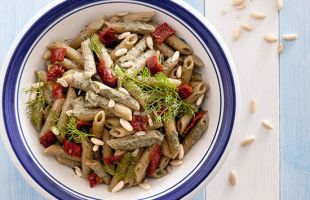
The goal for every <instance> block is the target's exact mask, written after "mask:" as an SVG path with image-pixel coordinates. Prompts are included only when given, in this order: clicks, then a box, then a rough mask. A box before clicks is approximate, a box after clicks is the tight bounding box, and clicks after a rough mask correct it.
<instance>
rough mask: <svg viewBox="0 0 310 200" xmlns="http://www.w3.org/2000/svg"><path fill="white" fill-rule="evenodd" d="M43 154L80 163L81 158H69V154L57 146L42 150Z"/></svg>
mask: <svg viewBox="0 0 310 200" xmlns="http://www.w3.org/2000/svg"><path fill="white" fill-rule="evenodd" d="M44 153H46V154H49V155H53V156H58V157H61V158H65V159H68V160H73V161H79V162H81V158H77V157H72V156H70V155H69V154H67V153H66V152H64V150H63V148H62V147H61V146H60V145H58V144H53V145H51V146H49V147H47V148H46V149H44Z"/></svg>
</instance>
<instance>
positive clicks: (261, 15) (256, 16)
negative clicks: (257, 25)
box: [251, 11, 266, 19]
mask: <svg viewBox="0 0 310 200" xmlns="http://www.w3.org/2000/svg"><path fill="white" fill-rule="evenodd" d="M251 17H252V18H253V19H265V17H266V15H265V14H264V13H262V12H258V11H254V12H252V13H251Z"/></svg>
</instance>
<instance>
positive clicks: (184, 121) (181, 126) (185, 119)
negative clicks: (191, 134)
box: [177, 114, 193, 134]
mask: <svg viewBox="0 0 310 200" xmlns="http://www.w3.org/2000/svg"><path fill="white" fill-rule="evenodd" d="M192 117H193V116H192V115H188V114H186V115H183V116H182V117H181V118H180V119H179V120H178V121H177V129H178V131H179V133H181V134H182V133H183V131H184V130H185V128H186V127H187V126H188V124H189V123H190V122H191V119H192Z"/></svg>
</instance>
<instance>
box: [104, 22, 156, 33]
mask: <svg viewBox="0 0 310 200" xmlns="http://www.w3.org/2000/svg"><path fill="white" fill-rule="evenodd" d="M105 24H106V25H107V26H108V27H111V28H113V30H114V31H115V32H117V33H124V32H132V33H137V34H147V33H151V32H153V31H154V30H155V27H154V26H153V25H150V24H145V23H141V22H128V23H125V22H105Z"/></svg>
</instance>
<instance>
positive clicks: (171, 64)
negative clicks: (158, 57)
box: [163, 57, 179, 76]
mask: <svg viewBox="0 0 310 200" xmlns="http://www.w3.org/2000/svg"><path fill="white" fill-rule="evenodd" d="M178 62H179V61H178V60H176V61H172V57H170V58H168V59H167V60H166V61H165V62H164V64H163V66H164V71H163V73H164V74H165V75H167V76H169V75H170V74H171V71H172V70H173V69H174V67H175V66H176V65H177V64H178Z"/></svg>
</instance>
